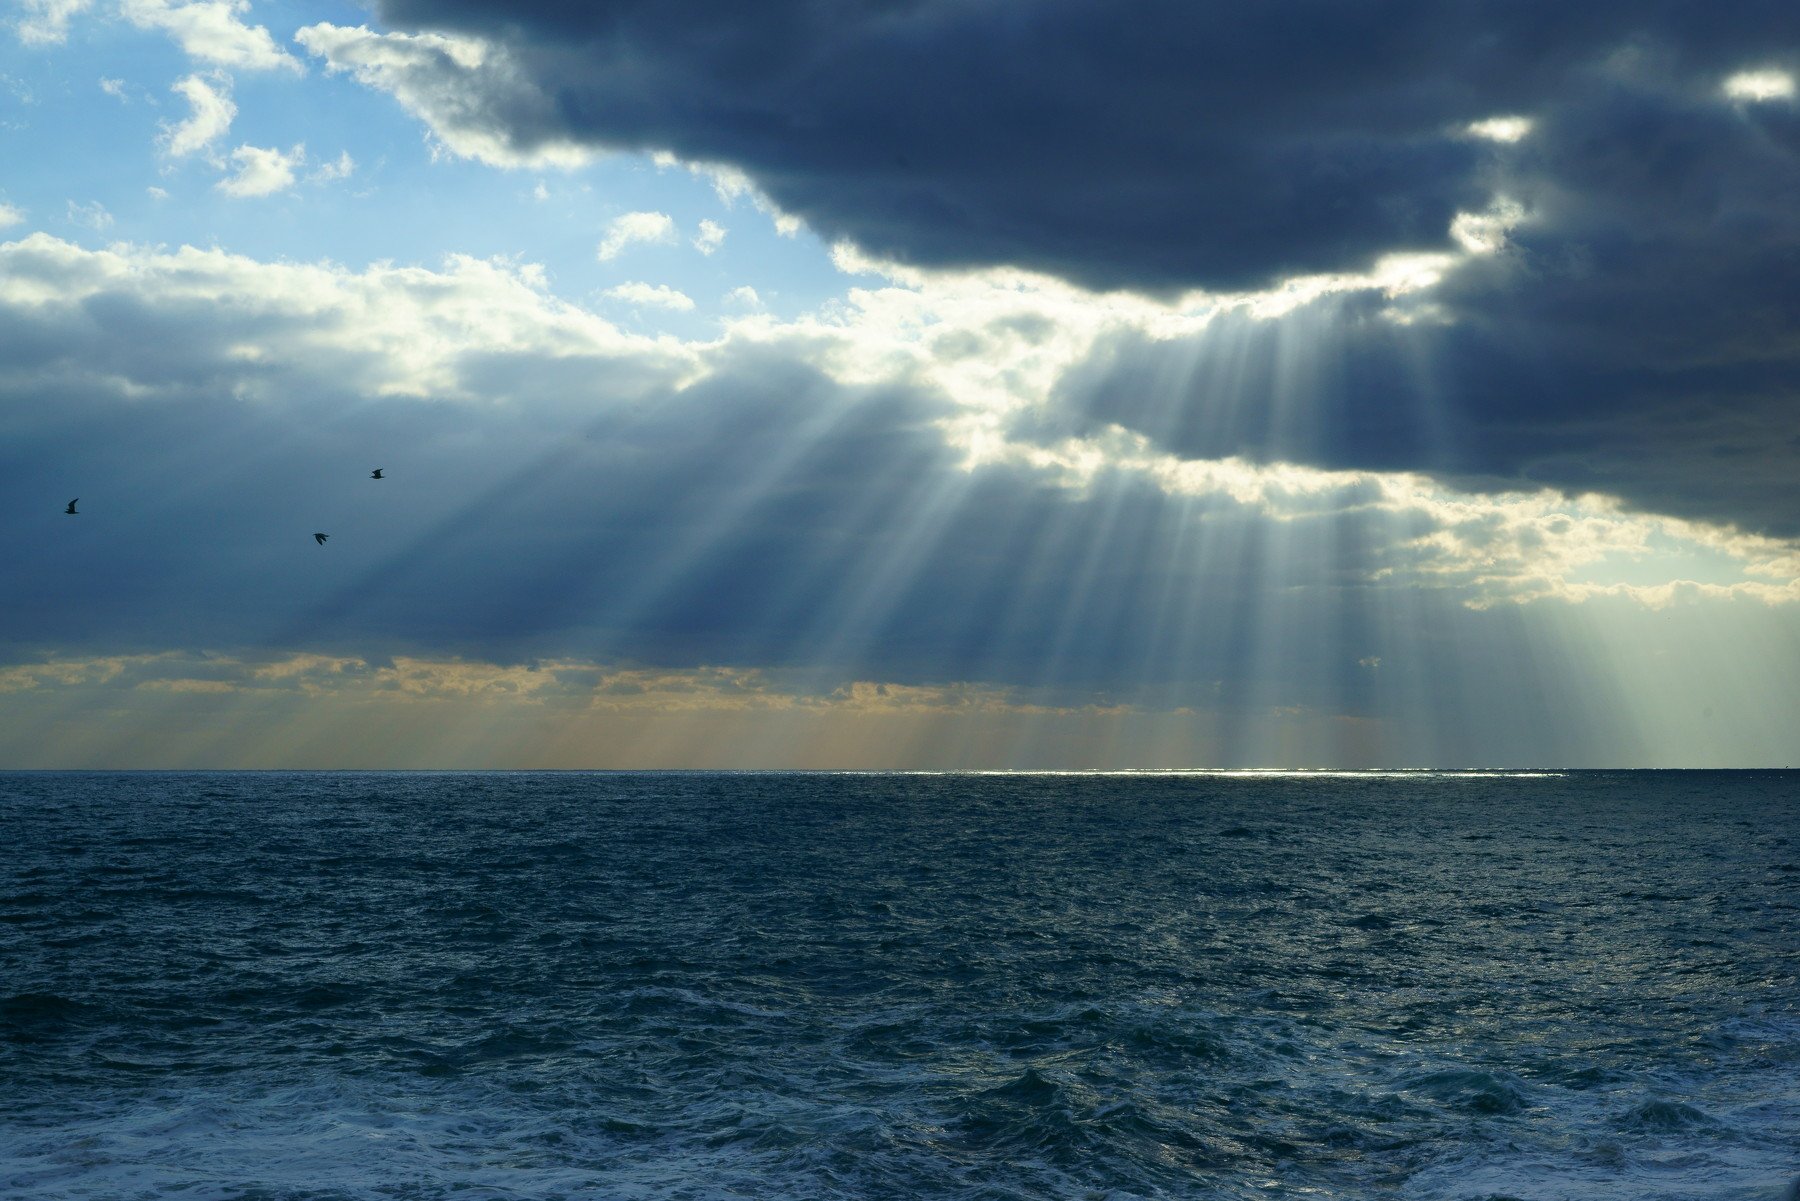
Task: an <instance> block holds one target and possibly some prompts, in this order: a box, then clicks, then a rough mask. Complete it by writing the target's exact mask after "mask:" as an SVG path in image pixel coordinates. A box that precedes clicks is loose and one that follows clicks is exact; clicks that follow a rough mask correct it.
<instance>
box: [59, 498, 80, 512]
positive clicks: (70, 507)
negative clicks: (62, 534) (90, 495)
mask: <svg viewBox="0 0 1800 1201" xmlns="http://www.w3.org/2000/svg"><path fill="white" fill-rule="evenodd" d="M80 499H81V498H80V497H79V496H77V497H76V498H75V500H80ZM75 500H72V501H70V502H69V507H68V508H66V509H64V510H63V512H65V513H67V514H68V515H69V516H70V517H80V516H81V514H79V513H77V512H76V511H75Z"/></svg>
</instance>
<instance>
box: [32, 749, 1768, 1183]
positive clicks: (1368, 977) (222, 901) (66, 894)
mask: <svg viewBox="0 0 1800 1201" xmlns="http://www.w3.org/2000/svg"><path fill="white" fill-rule="evenodd" d="M1797 784H1800V779H1797V777H1796V776H1795V775H1791V774H1787V775H1784V774H1781V773H1769V774H1713V773H1692V774H1688V773H1680V774H1671V773H1645V774H1633V773H1620V774H1581V775H1573V776H1548V777H1527V778H1518V777H1479V776H1434V775H1403V776H1337V777H1219V776H1151V777H1144V776H1136V777H1120V776H903V775H890V776H783V775H750V776H734V775H642V776H639V775H628V776H615V775H354V774H344V775H308V774H296V775H281V774H275V775H127V776H93V775H10V776H0V837H3V838H4V847H3V849H0V1195H4V1196H7V1197H42V1198H75V1197H84V1198H88V1197H105V1198H135V1197H165V1196H179V1197H190V1198H199V1197H242V1198H252V1197H254V1198H321V1199H322V1198H357V1199H361V1198H411V1197H420V1198H435V1197H450V1196H458V1197H475V1198H487V1197H521V1198H555V1197H605V1198H614V1197H618V1198H712V1197H745V1198H826V1197H832V1198H864V1197H867V1198H890V1197H891V1198H1052V1197H1054V1198H1065V1197H1066V1198H1087V1197H1093V1198H1126V1197H1180V1198H1246V1197H1267V1196H1276V1197H1285V1196H1296V1195H1302V1194H1303V1193H1305V1194H1307V1195H1311V1196H1317V1197H1344V1198H1356V1197H1400V1198H1458V1199H1460V1198H1482V1199H1486V1198H1523V1199H1527V1201H1533V1199H1539V1198H1583V1199H1586V1198H1601V1199H1610V1198H1618V1199H1621V1201H1622V1199H1625V1198H1630V1199H1631V1201H1648V1199H1654V1198H1668V1199H1674V1198H1681V1199H1684V1201H1686V1199H1692V1198H1727V1197H1729V1198H1771V1199H1772V1198H1775V1197H1777V1196H1779V1195H1780V1194H1781V1193H1782V1190H1783V1189H1784V1188H1785V1187H1786V1185H1787V1184H1788V1183H1789V1182H1790V1181H1791V1180H1792V1179H1794V1178H1795V1177H1796V1176H1800V982H1797V980H1796V971H1797V968H1800V908H1797V905H1800V901H1797V898H1800V803H1797V793H1800V788H1797Z"/></svg>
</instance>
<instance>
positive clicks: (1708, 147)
mask: <svg viewBox="0 0 1800 1201" xmlns="http://www.w3.org/2000/svg"><path fill="white" fill-rule="evenodd" d="M380 8H381V11H382V13H383V15H384V16H385V17H386V18H387V19H388V20H389V21H390V22H392V23H393V24H394V25H395V26H397V27H400V28H405V29H414V30H425V29H430V30H443V31H460V32H463V33H470V34H477V35H481V36H483V37H486V38H488V39H491V40H494V41H496V42H498V43H500V44H502V45H504V46H505V47H506V48H507V52H508V53H507V57H506V59H505V62H504V64H503V65H501V66H492V65H490V66H489V67H485V68H483V71H484V72H485V73H483V74H469V73H466V72H465V73H464V74H462V75H460V76H459V77H458V79H457V80H454V81H451V82H452V83H454V84H455V86H454V87H452V86H450V85H449V84H445V86H443V87H436V86H434V85H433V83H432V79H433V77H434V74H433V73H434V72H441V71H449V70H450V67H449V66H447V65H446V64H448V63H449V60H448V59H445V60H444V62H443V63H441V64H439V65H438V66H433V65H432V63H431V62H427V61H421V62H420V63H419V64H417V65H416V66H415V68H414V70H415V72H416V73H417V75H418V78H411V77H409V84H408V86H409V87H411V88H412V89H413V92H414V94H415V95H416V96H429V95H437V94H447V93H446V89H448V92H453V93H455V94H456V95H457V96H458V98H459V99H458V100H457V103H456V105H455V106H454V107H455V111H454V112H453V113H450V112H447V111H446V112H442V113H439V114H438V115H437V117H436V119H437V120H439V121H440V122H442V123H448V124H449V125H454V126H455V127H456V128H457V130H458V131H459V135H461V136H464V137H465V138H468V137H479V138H481V139H485V140H486V142H485V143H484V144H492V145H506V146H509V147H511V152H512V153H515V154H517V155H519V156H522V157H523V156H529V154H530V153H532V152H533V151H534V150H552V149H555V148H557V147H563V146H567V145H570V144H572V143H586V144H588V145H593V146H608V147H623V148H642V149H666V150H672V151H674V152H675V153H677V154H679V155H681V156H684V157H686V158H688V159H690V160H695V161H704V162H715V163H722V164H729V165H731V166H733V167H736V168H739V169H741V170H742V171H744V172H745V173H746V174H747V175H748V176H749V177H750V178H752V179H753V180H754V181H755V182H756V183H757V185H759V186H760V187H761V188H762V189H763V190H764V191H766V192H767V193H768V194H769V195H770V196H771V197H772V198H773V199H774V200H775V201H776V202H777V203H778V204H779V205H780V206H781V207H782V208H784V209H786V210H789V211H791V212H793V213H795V214H797V215H799V216H801V217H803V218H804V219H805V220H806V221H807V222H808V223H809V224H810V225H811V226H813V227H814V228H815V229H816V230H818V231H819V232H820V233H822V234H823V235H825V236H826V237H839V236H842V237H847V238H850V239H852V240H854V241H855V242H857V243H858V244H860V245H861V246H862V247H864V248H865V249H867V250H870V251H873V252H875V253H877V254H880V255H885V256H890V257H892V258H894V259H897V260H900V261H904V262H909V263H914V264H921V265H935V266H944V265H989V264H1010V265H1018V266H1023V267H1027V268H1033V269H1037V270H1041V271H1047V272H1050V273H1053V274H1056V275H1059V276H1062V277H1064V278H1067V279H1070V280H1073V281H1076V282H1078V283H1081V284H1084V285H1088V286H1091V287H1123V288H1129V289H1135V290H1139V291H1145V292H1163V293H1167V292H1171V291H1175V290H1179V289H1182V288H1189V287H1204V288H1209V289H1215V290H1216V289H1237V288H1250V287H1256V286H1261V285H1264V284H1267V283H1269V282H1271V281H1274V280H1277V279H1281V278H1284V277H1291V276H1294V275H1297V274H1307V273H1319V272H1335V271H1354V270H1361V269H1364V268H1366V267H1368V266H1369V265H1370V264H1371V263H1372V262H1374V261H1375V260H1376V259H1377V258H1378V257H1379V256H1381V255H1384V254H1388V253H1391V252H1398V251H1422V250H1454V249H1455V248H1456V244H1455V241H1454V239H1453V237H1452V235H1451V233H1450V229H1451V225H1452V222H1453V220H1454V218H1455V217H1456V215H1457V214H1458V213H1459V212H1476V211H1480V210H1482V209H1484V208H1486V207H1487V206H1489V205H1492V204H1494V203H1495V202H1496V201H1497V200H1499V199H1501V198H1505V199H1506V200H1509V201H1511V202H1514V203H1516V204H1517V205H1519V206H1520V207H1521V208H1522V209H1523V211H1524V212H1525V214H1526V215H1525V219H1524V220H1523V221H1522V222H1520V223H1519V224H1518V225H1517V226H1516V228H1514V229H1513V230H1512V233H1511V238H1510V244H1509V245H1508V247H1507V248H1506V250H1505V251H1504V252H1503V253H1501V254H1498V255H1494V256H1491V257H1488V258H1485V259H1482V260H1478V261H1474V262H1471V263H1469V264H1467V265H1465V266H1464V267H1463V268H1461V269H1460V270H1457V271H1455V272H1453V273H1451V275H1450V276H1449V278H1447V279H1446V281H1445V282H1444V283H1443V284H1442V285H1441V286H1440V287H1439V288H1438V289H1436V290H1435V292H1434V294H1433V295H1432V296H1431V298H1430V299H1431V300H1432V302H1433V304H1434V305H1435V306H1436V308H1435V312H1434V314H1433V316H1432V319H1431V320H1421V321H1419V322H1417V323H1415V324H1414V325H1413V326H1412V327H1409V328H1407V329H1405V330H1395V329H1394V328H1392V325H1391V322H1388V321H1387V320H1386V319H1385V318H1383V317H1380V316H1378V315H1376V314H1375V312H1374V311H1373V310H1374V309H1377V308H1379V307H1380V305H1379V304H1373V305H1371V304H1369V303H1367V302H1357V301H1348V302H1346V301H1341V300H1340V301H1333V302H1330V303H1331V305H1332V306H1333V307H1334V308H1335V309H1336V311H1337V316H1339V317H1342V318H1344V319H1345V320H1346V321H1347V322H1348V324H1346V325H1344V326H1342V327H1340V328H1337V329H1333V330H1328V331H1322V333H1321V337H1322V338H1323V339H1324V340H1325V341H1324V343H1323V344H1324V345H1328V346H1329V347H1330V354H1331V358H1330V359H1329V361H1327V360H1326V359H1325V358H1322V357H1321V356H1320V355H1319V354H1318V353H1317V352H1314V353H1313V356H1312V357H1313V359H1314V361H1315V362H1316V363H1317V364H1318V370H1317V371H1316V372H1315V373H1314V375H1313V376H1312V377H1311V378H1309V379H1303V380H1298V381H1296V380H1294V379H1293V378H1291V377H1289V376H1283V375H1281V374H1280V373H1279V372H1278V371H1276V370H1274V368H1273V367H1271V369H1270V370H1269V371H1268V372H1266V373H1265V377H1264V378H1263V379H1261V380H1257V379H1255V378H1250V379H1248V380H1243V379H1236V378H1233V377H1231V373H1230V371H1228V370H1226V369H1225V368H1224V367H1223V366H1222V365H1221V361H1220V360H1219V358H1218V356H1217V355H1216V354H1213V355H1212V361H1210V362H1204V363H1197V364H1194V366H1193V371H1194V379H1193V383H1194V387H1193V388H1192V389H1190V390H1189V391H1188V392H1185V393H1181V394H1178V395H1173V396H1171V395H1169V394H1168V392H1167V389H1164V390H1163V391H1162V392H1156V391H1153V390H1151V389H1150V388H1149V385H1148V384H1147V382H1146V381H1151V380H1166V379H1167V378H1169V377H1170V376H1171V375H1173V376H1174V377H1175V378H1181V377H1182V376H1183V371H1184V368H1183V365H1182V364H1181V363H1176V364H1174V368H1173V370H1172V371H1171V365H1170V363H1169V360H1170V359H1171V358H1176V359H1180V358H1182V357H1183V356H1186V357H1187V358H1189V359H1192V358H1195V357H1197V356H1198V357H1204V356H1206V355H1208V354H1211V353H1212V348H1213V347H1214V346H1215V345H1216V343H1217V340H1218V339H1217V338H1216V337H1211V336H1209V338H1208V339H1207V340H1205V344H1203V345H1201V346H1199V347H1190V348H1182V347H1170V346H1167V345H1151V344H1149V343H1144V344H1141V345H1133V344H1132V339H1131V337H1130V336H1129V335H1126V336H1123V337H1122V338H1121V339H1119V340H1118V341H1115V342H1114V343H1112V344H1110V345H1108V346H1104V347H1102V348H1101V353H1100V355H1099V356H1098V357H1097V358H1096V360H1095V361H1094V362H1092V363H1090V364H1088V365H1087V366H1086V367H1085V368H1084V369H1082V371H1081V372H1080V373H1079V374H1078V377H1077V378H1075V379H1071V380H1068V381H1065V383H1064V385H1063V387H1062V389H1061V393H1062V395H1063V397H1064V398H1065V399H1066V400H1068V401H1069V404H1070V408H1069V410H1068V411H1067V412H1065V413H1062V414H1056V413H1052V414H1049V415H1047V418H1046V419H1047V420H1048V422H1049V424H1050V426H1051V427H1059V426H1060V427H1066V426H1067V425H1068V424H1069V423H1073V424H1075V425H1077V426H1081V425H1083V424H1084V423H1085V424H1086V425H1092V424H1094V423H1099V422H1106V421H1116V422H1119V423H1122V424H1124V425H1126V426H1128V427H1130V428H1135V429H1140V430H1143V431H1145V432H1147V433H1151V434H1152V435H1153V436H1155V437H1157V438H1158V439H1159V440H1160V441H1161V442H1162V443H1163V444H1164V445H1166V446H1168V447H1170V448H1171V449H1175V450H1178V451H1180V452H1181V453H1184V454H1217V453H1241V454H1245V455H1249V456H1252V457H1260V458H1286V459H1292V460H1296V461H1300V462H1307V463H1316V464H1323V465H1334V466H1335V465H1347V466H1359V467H1378V468H1408V469H1416V470H1424V471H1430V472H1435V473H1438V474H1440V475H1442V476H1445V477H1447V478H1453V479H1458V480H1462V481H1464V482H1469V481H1482V480H1492V481H1496V482H1497V483H1498V484H1499V485H1501V486H1513V485H1516V484H1518V483H1519V482H1521V481H1523V482H1539V483H1545V484H1550V485H1554V486H1557V487H1562V488H1567V489H1575V490H1580V489H1587V488H1594V489H1601V490H1605V491H1608V492H1612V493H1615V494H1617V495H1620V496H1622V497H1624V498H1625V499H1626V500H1627V501H1628V502H1630V503H1631V504H1634V505H1637V506H1641V507H1643V508H1646V509H1650V510H1656V511H1666V512H1671V513H1677V514H1682V515H1687V516H1694V517H1701V518H1706V519H1711V520H1720V521H1729V522H1736V523H1739V524H1742V525H1744V526H1747V527H1751V528H1756V529H1760V530H1765V531H1773V532H1780V533H1786V534H1792V533H1796V532H1800V496H1796V494H1795V489H1794V487H1793V485H1792V484H1791V483H1790V482H1789V481H1791V480H1793V479H1794V478H1796V477H1797V476H1800V445H1797V444H1796V443H1797V439H1800V420H1796V417H1795V412H1796V395H1795V384H1794V382H1793V381H1794V380H1795V379H1797V378H1800V375H1797V374H1796V368H1800V361H1797V360H1796V354H1797V352H1800V283H1797V281H1800V204H1796V203H1795V199H1794V198H1795V197H1796V196H1797V195H1800V103H1796V102H1795V101H1794V100H1793V99H1791V98H1789V99H1778V100H1775V101H1773V102H1768V103H1751V102H1743V101H1734V100H1733V99H1731V98H1730V97H1728V96H1727V95H1726V94H1725V92H1724V91H1723V88H1722V85H1723V83H1724V81H1725V79H1726V78H1728V77H1729V76H1730V75H1732V74H1733V73H1735V72H1738V71H1741V70H1744V69H1751V68H1761V69H1776V70H1786V71H1788V72H1793V71H1795V70H1796V69H1797V68H1800V6H1795V5H1793V4H1792V3H1789V2H1786V0H1783V2H1765V0H1744V2H1739V3H1732V4H1727V5H1706V6H1703V5H1695V4H1691V3H1674V2H1665V3H1630V4H1626V3H1621V2H1598V3H1584V4H1568V3H1565V2H1563V0H1556V2H1548V0H1545V2H1538V0H1505V2H1499V0H1492V2H1487V0H1461V2H1457V0H1376V2H1371V3H1359V4H1344V3H1337V2H1332V0H1284V2H1280V3H1255V4H1250V3H1235V2H1234V3H1193V2H1190V0H1181V2H1174V0H1170V2H1167V3H1161V2H1137V3H1124V4H1096V3H1073V2H1066V0H1064V2H1057V0H1049V2H1045V3H1036V4H1030V5H1007V4H989V3H974V2H960V0H936V2H931V3H924V2H920V3H906V2H894V3H869V4H838V5H821V4H816V3H810V2H792V3H787V2H772V3H767V4H757V5H742V4H736V3H729V4H726V3H700V2H693V3H655V4H651V3H638V2H624V0H618V2H610V3H609V2H601V3H589V2H582V3H572V2H570V3H557V2H551V0H507V3H504V4H502V3H499V2H498V0H382V3H381V5H380ZM320 44H321V45H323V43H320ZM490 93H491V95H490ZM520 95H525V96H526V97H527V98H528V99H529V101H530V102H529V103H524V104H522V103H520V102H519V100H518V97H519V96H520ZM484 97H486V99H484ZM490 101H491V102H490ZM411 103H412V104H413V106H414V107H415V110H416V111H421V112H423V113H425V114H426V115H427V116H428V117H430V116H431V115H432V112H433V111H434V109H433V105H432V103H430V102H429V101H426V100H418V99H415V100H414V101H412V102H411ZM1497 116H1516V117H1521V118H1525V119H1528V120H1529V121H1530V122H1532V127H1531V131H1530V133H1529V134H1528V135H1527V136H1526V137H1525V138H1523V139H1522V140H1520V141H1518V142H1516V143H1512V144H1505V143H1500V142H1496V141H1493V140H1488V139H1483V138H1479V137H1472V136H1470V135H1469V133H1468V127H1469V125H1470V124H1471V123H1473V122H1478V121H1481V120H1484V119H1487V118H1492V117H1497ZM1228 324H1229V323H1228ZM1230 332H1231V331H1229V330H1225V331H1221V335H1220V336H1226V335H1229V334H1230ZM1240 335H1241V338H1243V339H1248V342H1249V343H1251V344H1249V345H1241V346H1239V347H1238V350H1239V351H1241V352H1242V353H1244V354H1247V355H1248V356H1249V361H1250V362H1252V363H1253V364H1254V362H1255V361H1256V359H1257V356H1258V355H1264V357H1265V358H1267V359H1268V361H1269V362H1270V363H1274V362H1275V361H1276V358H1277V357H1279V356H1275V355H1274V353H1273V349H1272V348H1273V346H1274V342H1275V341H1276V340H1277V338H1278V335H1275V334H1273V333H1270V334H1266V335H1255V334H1249V333H1242V331H1240ZM1259 337H1260V338H1261V339H1262V341H1263V342H1265V343H1267V346H1265V347H1264V348H1263V349H1260V350H1259V349H1258V348H1257V346H1256V345H1253V344H1254V343H1256V342H1257V340H1258V338H1259ZM1290 341H1291V339H1290ZM1265 351H1266V352H1267V353H1266V354H1265ZM1236 386H1242V387H1243V389H1244V390H1243V391H1242V392H1241V393H1239V394H1235V395H1234V394H1233V393H1232V392H1231V389H1232V388H1233V387H1236Z"/></svg>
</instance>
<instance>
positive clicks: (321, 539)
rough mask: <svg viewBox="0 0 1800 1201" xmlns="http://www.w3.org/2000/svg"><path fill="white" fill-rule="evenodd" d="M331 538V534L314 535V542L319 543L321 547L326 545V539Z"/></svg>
mask: <svg viewBox="0 0 1800 1201" xmlns="http://www.w3.org/2000/svg"><path fill="white" fill-rule="evenodd" d="M329 537H331V535H330V534H314V535H313V541H314V542H317V543H318V544H319V545H320V546H324V545H325V539H327V538H329Z"/></svg>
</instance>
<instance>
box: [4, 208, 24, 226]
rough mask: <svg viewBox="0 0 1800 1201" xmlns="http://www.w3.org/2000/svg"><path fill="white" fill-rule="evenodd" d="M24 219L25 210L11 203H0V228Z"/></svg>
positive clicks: (18, 222)
mask: <svg viewBox="0 0 1800 1201" xmlns="http://www.w3.org/2000/svg"><path fill="white" fill-rule="evenodd" d="M24 220H25V212H24V210H23V209H20V208H18V207H17V206H15V205H11V204H0V229H5V228H6V227H7V226H9V225H19V224H22V223H23V222H24Z"/></svg>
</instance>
